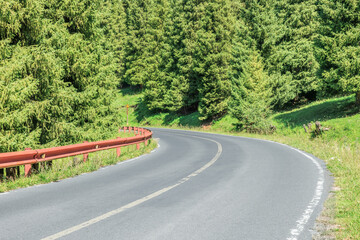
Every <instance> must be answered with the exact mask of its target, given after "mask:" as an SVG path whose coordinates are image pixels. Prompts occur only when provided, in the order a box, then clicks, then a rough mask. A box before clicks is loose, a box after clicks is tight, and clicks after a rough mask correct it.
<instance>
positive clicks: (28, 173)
mask: <svg viewBox="0 0 360 240" xmlns="http://www.w3.org/2000/svg"><path fill="white" fill-rule="evenodd" d="M29 150H31V148H25V151H29ZM24 168H25V177H28V176H30V174H31V164H25V165H24Z"/></svg>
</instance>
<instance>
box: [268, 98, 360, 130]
mask: <svg viewBox="0 0 360 240" xmlns="http://www.w3.org/2000/svg"><path fill="white" fill-rule="evenodd" d="M358 112H359V107H356V106H355V98H354V97H353V96H349V97H344V98H340V99H335V100H328V101H326V102H323V103H321V104H318V105H314V106H309V107H306V108H302V109H300V110H297V111H293V112H290V113H284V114H280V115H278V116H276V117H275V118H274V119H275V120H276V121H278V122H281V123H285V124H287V125H289V127H296V126H302V125H303V124H307V123H309V122H314V121H326V120H330V119H334V118H343V117H346V116H351V115H354V114H356V113H358Z"/></svg>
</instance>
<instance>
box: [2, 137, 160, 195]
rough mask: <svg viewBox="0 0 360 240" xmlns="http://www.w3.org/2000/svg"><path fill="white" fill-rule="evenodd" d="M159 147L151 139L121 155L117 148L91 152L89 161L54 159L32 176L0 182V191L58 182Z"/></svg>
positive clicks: (79, 158)
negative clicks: (50, 165) (118, 155)
mask: <svg viewBox="0 0 360 240" xmlns="http://www.w3.org/2000/svg"><path fill="white" fill-rule="evenodd" d="M156 147H157V142H156V141H155V140H154V139H151V140H149V144H148V145H147V146H144V144H143V143H142V144H140V149H139V150H137V149H136V145H130V146H126V147H122V148H121V156H120V157H117V156H116V149H110V150H104V151H99V152H94V153H90V154H89V157H88V161H87V162H85V163H84V162H83V161H82V155H79V156H76V157H68V158H62V159H57V160H54V161H53V164H52V167H51V168H46V167H43V168H42V169H40V171H39V173H37V174H32V175H31V176H30V177H24V176H23V174H22V176H21V177H19V178H17V179H16V180H14V181H12V180H6V179H4V181H3V182H2V183H0V192H7V191H10V190H14V189H17V188H25V187H29V186H33V185H38V184H44V183H50V182H56V181H59V180H61V179H65V178H70V177H74V176H77V175H80V174H83V173H87V172H93V171H96V170H98V169H100V168H101V167H104V166H108V165H113V164H116V163H118V162H121V161H124V160H128V159H132V158H135V157H138V156H141V155H143V154H147V153H150V152H151V151H152V150H153V149H154V148H156Z"/></svg>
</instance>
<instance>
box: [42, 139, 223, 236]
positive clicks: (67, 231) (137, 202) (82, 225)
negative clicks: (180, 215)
mask: <svg viewBox="0 0 360 240" xmlns="http://www.w3.org/2000/svg"><path fill="white" fill-rule="evenodd" d="M191 137H195V138H200V139H205V140H208V141H211V142H214V143H216V144H217V147H218V151H217V153H216V155H215V156H214V158H213V159H211V161H209V162H208V163H207V164H205V165H204V166H203V167H201V168H200V169H198V170H196V171H195V172H193V173H191V174H189V175H188V176H186V177H184V178H182V179H181V180H179V181H178V182H177V183H176V184H174V185H171V186H168V187H166V188H163V189H161V190H159V191H156V192H154V193H151V194H149V195H147V196H145V197H143V198H140V199H138V200H135V201H133V202H131V203H128V204H127V205H125V206H122V207H120V208H118V209H115V210H112V211H110V212H107V213H105V214H103V215H100V216H98V217H95V218H92V219H90V220H88V221H86V222H83V223H80V224H78V225H76V226H74V227H71V228H68V229H65V230H64V231H61V232H58V233H56V234H54V235H51V236H48V237H45V238H42V240H51V239H58V238H61V237H64V236H66V235H69V234H71V233H73V232H76V231H79V230H81V229H83V228H86V227H88V226H90V225H93V224H95V223H97V222H100V221H102V220H105V219H107V218H109V217H111V216H114V215H116V214H119V213H121V212H123V211H125V210H126V209H129V208H133V207H135V206H137V205H140V204H142V203H144V202H146V201H148V200H150V199H153V198H155V197H157V196H160V195H161V194H163V193H165V192H168V191H170V190H171V189H173V188H176V187H178V186H179V185H181V184H183V183H185V182H187V181H189V180H190V179H191V178H192V177H195V176H197V175H199V174H200V173H201V172H203V171H204V170H206V169H207V168H209V167H210V166H211V165H213V164H214V163H215V162H216V161H217V160H218V159H219V157H220V155H221V153H222V145H221V144H220V143H219V142H217V141H215V140H212V139H209V138H202V137H197V136H191Z"/></svg>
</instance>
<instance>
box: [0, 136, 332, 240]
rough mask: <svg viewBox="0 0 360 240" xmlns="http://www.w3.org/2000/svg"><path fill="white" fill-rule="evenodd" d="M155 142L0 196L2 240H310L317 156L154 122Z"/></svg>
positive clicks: (321, 188)
mask: <svg viewBox="0 0 360 240" xmlns="http://www.w3.org/2000/svg"><path fill="white" fill-rule="evenodd" d="M153 131H154V137H157V138H160V142H159V144H160V148H158V149H156V151H155V152H153V153H151V154H148V155H145V156H142V157H140V158H137V159H135V160H132V161H127V162H124V163H121V164H118V165H115V166H111V167H106V168H104V169H101V170H99V171H97V172H94V173H89V174H84V175H81V176H78V177H75V178H71V179H66V180H63V181H60V182H56V183H51V184H46V185H40V186H35V187H30V188H27V189H20V190H16V191H12V192H9V193H5V194H0V239H57V238H61V239H86V240H89V239H126V240H130V239H141V240H142V239H164V240H165V239H166V240H172V239H186V240H188V239H197V240H198V239H205V240H210V239H216V240H219V239H236V240H239V239H259V240H262V239H276V240H279V239H311V228H312V227H313V226H314V221H315V218H316V216H317V215H318V214H319V212H320V210H321V206H322V203H323V201H324V199H325V198H326V196H327V192H328V191H329V188H330V184H331V178H330V177H329V174H328V172H327V171H326V170H325V165H324V163H323V162H322V161H320V160H318V159H316V158H314V157H313V156H311V155H308V154H305V153H302V152H300V151H298V150H295V149H292V148H290V147H287V146H284V145H281V144H277V143H273V142H268V141H261V140H255V139H248V138H241V137H231V136H224V135H215V134H207V133H199V132H187V131H179V130H165V129H153Z"/></svg>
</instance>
